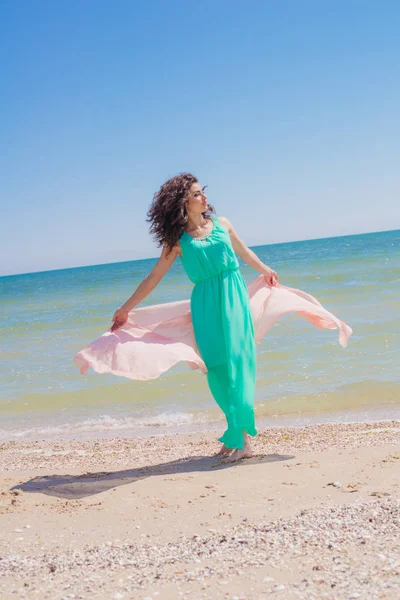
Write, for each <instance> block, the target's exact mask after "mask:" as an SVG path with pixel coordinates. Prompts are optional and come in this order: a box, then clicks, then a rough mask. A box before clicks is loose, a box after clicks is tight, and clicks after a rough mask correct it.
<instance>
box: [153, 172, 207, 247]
mask: <svg viewBox="0 0 400 600" xmlns="http://www.w3.org/2000/svg"><path fill="white" fill-rule="evenodd" d="M194 183H198V180H197V179H196V177H195V176H194V175H191V174H190V173H180V174H179V175H176V176H175V177H172V179H169V180H168V181H166V182H165V183H164V184H163V185H162V186H161V187H160V189H159V190H158V192H156V193H155V194H154V198H153V202H152V204H151V206H150V209H149V211H148V213H147V221H148V222H149V223H150V233H152V234H153V235H154V237H155V238H156V240H157V243H158V245H159V246H165V247H166V249H167V252H170V251H171V250H172V248H173V247H174V246H176V245H177V243H178V242H179V240H180V237H181V235H182V234H183V232H184V231H185V228H186V224H187V221H188V216H187V212H186V201H187V197H188V195H189V191H190V188H191V187H192V185H193V184H194ZM212 212H214V209H213V207H212V206H208V208H207V210H206V211H205V212H204V213H203V214H204V216H205V217H206V218H207V217H210V213H212Z"/></svg>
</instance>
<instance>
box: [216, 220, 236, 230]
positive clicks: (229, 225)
mask: <svg viewBox="0 0 400 600" xmlns="http://www.w3.org/2000/svg"><path fill="white" fill-rule="evenodd" d="M218 219H219V222H220V223H221V225H222V226H223V227H225V229H226V230H227V231H228V232H229V233H230V232H231V230H232V229H233V227H232V223H231V222H230V220H229V219H227V218H226V217H218Z"/></svg>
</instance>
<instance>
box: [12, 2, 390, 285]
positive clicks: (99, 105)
mask: <svg viewBox="0 0 400 600" xmlns="http://www.w3.org/2000/svg"><path fill="white" fill-rule="evenodd" d="M399 32H400V2H399V1H398V0H392V1H391V0H380V1H377V0H359V1H358V0H335V1H334V2H328V1H326V2H325V1H321V0H301V1H296V0H248V1H245V0H202V1H201V2H198V1H195V0H148V1H146V0H140V1H139V0H118V2H110V0H107V1H105V0H84V1H82V0H64V1H61V0H60V1H57V2H56V1H54V0H37V1H35V2H34V1H32V0H17V1H16V0H2V2H1V4H0V65H1V66H0V71H1V88H2V91H1V94H0V170H1V175H0V204H1V210H0V219H1V220H0V224H1V236H0V274H2V275H5V274H10V273H19V272H20V273H22V272H30V271H40V270H47V269H53V268H64V267H72V266H79V265H89V264H97V263H104V262H118V261H122V260H133V259H135V258H143V257H148V256H155V255H156V254H157V252H158V250H157V248H156V247H155V245H154V243H153V242H152V240H151V238H150V237H149V234H148V228H147V224H146V221H145V218H146V211H147V208H148V206H149V204H150V202H151V199H152V196H153V193H154V192H155V191H156V190H157V189H158V187H159V186H160V185H161V183H163V181H164V180H166V179H167V178H169V177H170V176H172V175H175V174H176V173H178V172H181V171H191V172H193V173H194V174H195V175H196V176H197V177H198V178H199V179H200V182H201V184H203V185H205V184H208V186H209V199H210V201H211V202H212V203H213V204H214V205H215V206H216V208H217V211H218V213H219V214H223V215H226V216H227V217H228V218H230V220H231V221H232V222H233V224H234V225H235V226H236V229H237V230H238V232H239V234H240V235H241V236H242V238H243V239H244V240H245V241H246V242H247V243H248V244H249V245H255V244H267V243H275V242H280V241H290V240H300V239H308V238H316V237H326V236H334V235H343V234H348V233H361V232H369V231H380V230H385V229H397V228H399V227H400V201H399V200H400V198H399V196H400V194H399V192H400V34H399Z"/></svg>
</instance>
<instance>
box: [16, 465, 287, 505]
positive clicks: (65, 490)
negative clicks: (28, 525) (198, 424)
mask: <svg viewBox="0 0 400 600" xmlns="http://www.w3.org/2000/svg"><path fill="white" fill-rule="evenodd" d="M292 458H294V456H288V455H282V454H264V455H258V456H254V457H253V458H250V459H247V460H244V461H240V462H238V463H234V464H229V463H228V464H226V463H223V462H222V461H221V459H220V458H217V457H216V456H212V457H210V456H195V457H190V458H185V459H180V460H174V461H171V462H168V463H161V464H159V465H153V466H150V467H142V468H140V469H126V470H124V471H115V472H99V473H85V474H84V475H45V476H43V477H34V478H33V479H30V480H29V481H27V482H26V483H22V484H20V485H16V486H14V487H13V488H11V489H12V490H22V491H24V492H36V493H37V492H39V493H41V494H47V495H48V496H56V497H58V498H65V499H68V500H79V499H80V498H85V497H87V496H93V495H94V494H101V492H105V491H107V490H110V489H112V488H116V487H118V486H120V485H127V484H128V483H134V482H135V481H138V480H140V479H144V478H145V477H154V476H157V475H176V474H180V473H195V472H196V471H211V470H221V469H229V468H233V467H235V468H244V467H245V466H247V465H255V464H257V465H258V464H260V463H270V462H278V461H284V460H290V459H292Z"/></svg>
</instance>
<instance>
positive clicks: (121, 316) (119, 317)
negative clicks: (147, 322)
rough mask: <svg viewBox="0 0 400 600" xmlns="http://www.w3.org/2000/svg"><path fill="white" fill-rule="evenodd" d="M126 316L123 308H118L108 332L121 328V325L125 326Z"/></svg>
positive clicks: (126, 311) (127, 312)
mask: <svg viewBox="0 0 400 600" xmlns="http://www.w3.org/2000/svg"><path fill="white" fill-rule="evenodd" d="M128 315H129V311H128V310H125V309H124V308H119V309H118V310H116V311H115V314H114V316H113V324H112V325H111V330H110V331H116V330H117V329H119V328H120V327H122V325H125V323H126V322H127V320H128Z"/></svg>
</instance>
